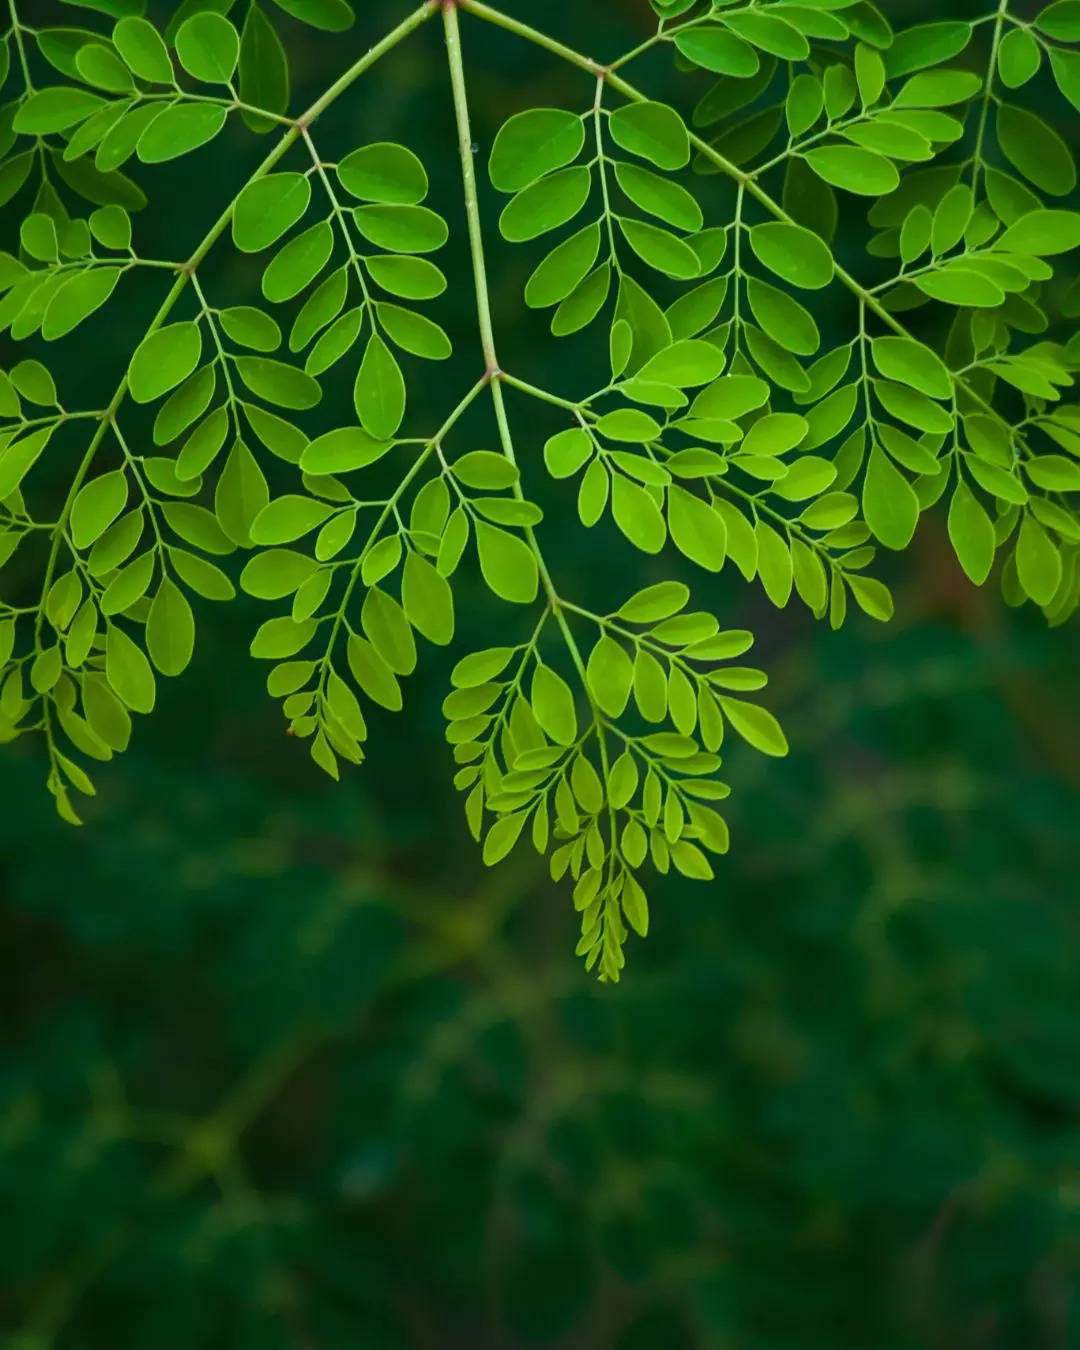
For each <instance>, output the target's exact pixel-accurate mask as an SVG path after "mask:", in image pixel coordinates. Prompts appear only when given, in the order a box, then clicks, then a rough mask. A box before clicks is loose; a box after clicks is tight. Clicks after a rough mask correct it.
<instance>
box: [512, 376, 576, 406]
mask: <svg viewBox="0 0 1080 1350" xmlns="http://www.w3.org/2000/svg"><path fill="white" fill-rule="evenodd" d="M499 378H500V379H501V380H502V382H503V384H508V385H511V386H512V387H513V388H514V389H520V390H521V392H522V393H523V394H528V395H529V397H530V398H538V399H540V400H541V401H542V402H544V403H551V404H554V406H555V407H556V408H565V409H566V410H567V412H572V413H576V412H578V411H580V408H581V405H580V404H579V403H574V402H572V401H571V400H570V399H568V398H560V397H559V395H558V394H551V393H549V392H548V391H547V390H546V389H541V388H540V387H539V386H538V385H535V384H529V382H528V381H527V380H519V379H518V378H517V376H516V375H508V374H507V373H506V371H505V370H504V371H502V372H501V373H500V375H499Z"/></svg>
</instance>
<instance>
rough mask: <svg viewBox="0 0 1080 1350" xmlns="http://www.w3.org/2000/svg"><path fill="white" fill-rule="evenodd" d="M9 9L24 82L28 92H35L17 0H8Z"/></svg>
mask: <svg viewBox="0 0 1080 1350" xmlns="http://www.w3.org/2000/svg"><path fill="white" fill-rule="evenodd" d="M8 11H9V12H10V14H11V31H12V32H13V33H14V34H15V46H16V48H17V50H18V53H19V65H20V66H21V67H22V73H23V83H24V84H25V85H26V92H27V93H28V94H32V93H33V92H34V82H33V80H31V78H30V63H29V61H27V59H26V44H25V43H24V42H23V30H22V24H21V23H20V22H19V14H18V11H17V10H16V8H15V0H8Z"/></svg>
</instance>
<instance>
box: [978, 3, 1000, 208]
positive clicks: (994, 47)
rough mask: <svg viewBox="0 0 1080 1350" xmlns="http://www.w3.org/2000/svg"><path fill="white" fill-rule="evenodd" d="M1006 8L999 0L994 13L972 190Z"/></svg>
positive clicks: (988, 108)
mask: <svg viewBox="0 0 1080 1350" xmlns="http://www.w3.org/2000/svg"><path fill="white" fill-rule="evenodd" d="M1008 10H1009V0H999V2H998V7H997V12H996V13H995V15H994V36H993V38H992V39H991V42H990V60H989V61H988V62H987V66H986V88H985V89H984V90H983V97H982V109H981V111H980V113H979V129H978V131H977V132H976V133H975V152H974V155H973V164H972V170H971V190H972V192H975V191H977V189H978V186H979V170H980V169H981V168H982V149H983V141H984V140H985V139H986V123H987V120H988V118H989V116H990V104H991V103H992V102H993V97H992V96H993V92H994V72H995V71H996V70H997V55H998V48H999V47H1000V46H1001V30H1002V29H1003V28H1004V26H1005V19H1006V18H1007V16H1008Z"/></svg>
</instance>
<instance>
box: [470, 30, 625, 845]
mask: <svg viewBox="0 0 1080 1350" xmlns="http://www.w3.org/2000/svg"><path fill="white" fill-rule="evenodd" d="M457 11H458V6H457V4H455V3H448V4H446V6H445V7H444V9H443V26H444V28H445V31H446V54H447V60H448V62H449V66H450V84H451V88H452V90H453V95H454V115H455V118H456V120H457V129H458V151H459V154H460V158H461V177H462V183H463V186H464V193H465V214H466V217H467V220H468V225H469V249H470V252H471V255H472V265H473V276H474V279H475V284H476V307H477V316H478V319H479V323H480V339H481V343H482V345H483V350H484V360H485V362H486V363H487V368H488V374H489V375H490V377H491V399H492V403H493V404H494V408H495V421H496V424H497V426H498V429H499V440H500V442H501V444H502V449H503V454H504V455H505V456H506V458H507V459H508V460H509V461H510V463H511V464H513V465H514V466H515V467H516V466H517V459H516V457H515V455H514V442H513V438H512V436H511V434H510V422H509V418H508V417H507V415H506V401H505V399H504V398H503V391H502V372H501V371H500V369H499V360H498V356H497V355H496V351H495V334H494V329H493V326H492V321H491V300H490V296H489V292H488V282H487V263H486V261H485V258H484V235H483V228H482V226H481V223H480V209H479V206H478V203H477V196H476V167H475V164H474V162H473V151H472V127H471V125H470V122H469V102H468V94H467V91H466V88H465V65H464V61H463V59H462V54H461V32H460V29H459V26H458V16H457ZM513 491H514V496H515V497H516V498H517V499H518V500H519V501H524V500H525V496H524V493H523V492H522V490H521V483H520V481H519V482H516V483H515V484H514V489H513ZM523 532H524V535H525V538H526V540H527V541H528V544H529V547H530V549H532V552H533V555H534V557H535V558H536V567H537V572H538V573H539V576H540V580H541V582H542V584H543V587H544V591H545V592H546V594H547V597H548V604H549V605H550V606H551V610H552V613H553V614H554V615H555V621H556V623H558V625H559V629H560V631H561V632H562V635H563V640H564V641H565V643H566V648H567V651H568V652H569V653H570V657H571V659H572V660H573V662H574V665H575V666H576V668H577V671H578V674H579V676H580V677H581V683H582V688H583V689H584V690H585V691H586V695H587V694H588V682H587V680H586V676H585V662H584V661H583V660H582V657H581V652H580V651H579V649H578V645H577V641H576V640H575V638H574V635H573V633H572V632H571V629H570V624H569V623H568V621H567V618H566V615H565V613H564V612H563V609H562V605H561V604H560V601H559V596H558V594H557V592H556V590H555V586H554V584H553V582H552V580H551V574H550V572H549V571H548V568H547V564H546V563H545V561H544V557H543V554H542V553H541V551H540V545H539V544H538V543H537V540H536V534H535V533H534V531H533V529H532V527H531V526H526V527H525V529H524V531H523ZM589 706H590V708H591V710H592V715H593V722H594V725H595V727H596V737H597V742H598V744H599V748H600V759H601V763H602V765H603V770H604V778H605V781H606V780H607V778H608V777H609V768H608V756H607V745H606V742H605V740H604V731H603V725H602V722H601V720H600V717H599V714H598V712H597V709H596V707H595V706H594V705H593V703H592V700H591V699H589ZM611 831H612V833H611V855H610V856H611V858H612V859H614V856H615V850H616V847H617V840H616V835H615V821H614V816H612V819H611ZM612 866H614V863H612Z"/></svg>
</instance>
